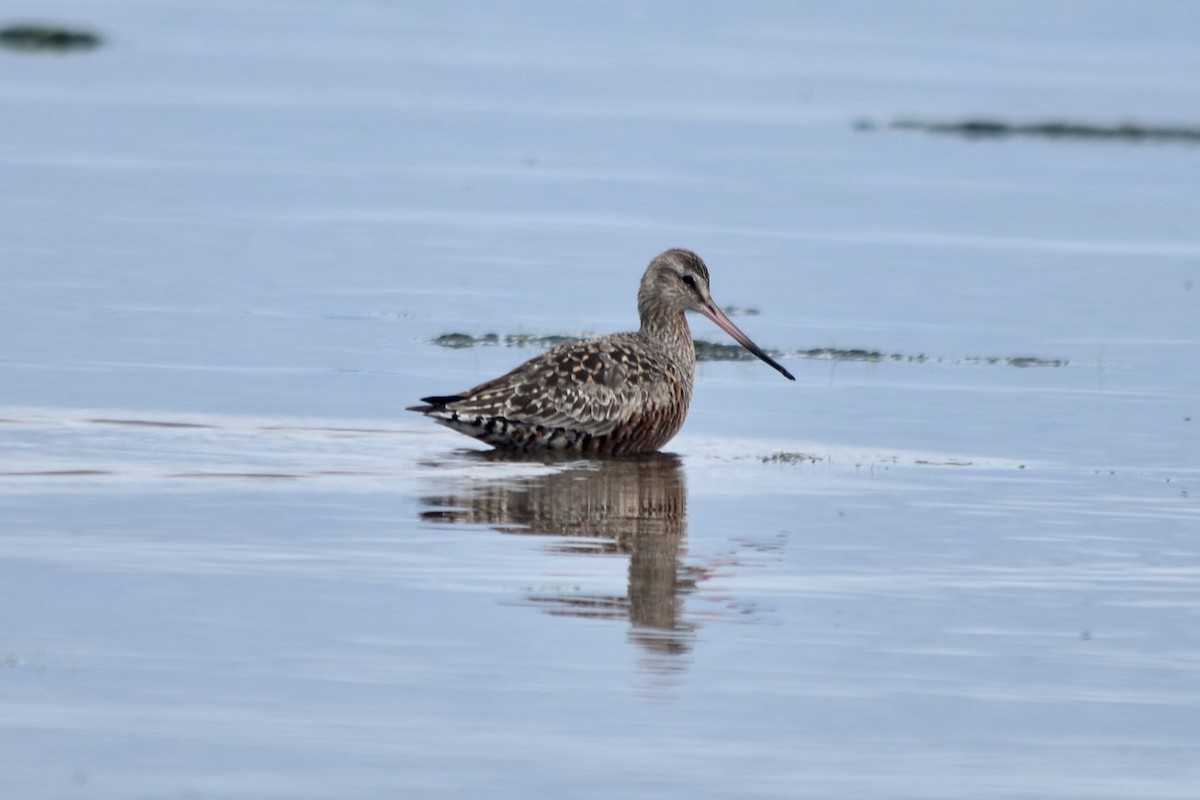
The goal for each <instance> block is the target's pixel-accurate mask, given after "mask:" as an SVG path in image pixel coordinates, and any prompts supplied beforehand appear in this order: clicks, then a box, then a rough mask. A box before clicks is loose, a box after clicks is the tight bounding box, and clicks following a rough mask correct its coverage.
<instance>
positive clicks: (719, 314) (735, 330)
mask: <svg viewBox="0 0 1200 800" xmlns="http://www.w3.org/2000/svg"><path fill="white" fill-rule="evenodd" d="M700 313H701V314H703V315H704V316H706V317H708V318H709V319H711V320H712V321H713V322H715V323H716V324H717V327H718V328H720V329H721V330H723V331H725V332H726V333H728V334H729V335H730V336H732V337H733V338H734V340H735V341H736V342H737V343H738V344H740V345H741V346H742V347H744V348H746V349H747V350H749V351H750V352H751V353H754V355H756V356H758V357H759V358H761V359H762V360H763V361H765V362H767V363H768V364H770V365H771V366H772V367H774V368H775V369H777V370H779V372H780V373H781V374H782V375H783V377H785V378H787V379H788V380H789V381H794V380H796V378H795V376H793V375H792V373H790V372H788V371H787V370H786V369H784V368H783V367H781V366H780V365H779V363H778V362H777V361H776V360H775V359H773V358H771V357H770V356H769V355H767V354H766V353H764V352H763V349H762V348H761V347H759V346H758V345H756V344H755V343H754V342H752V341H750V337H749V336H747V335H746V334H744V333H742V329H741V328H739V327H738V326H737V325H734V324H733V320H731V319H730V318H729V317H728V316H726V315H725V312H724V311H722V310H721V309H720V308H719V307H718V306H717V304H716V303H713V302H711V301H709V303H708V304H707V305H706V306H704V308H702V309H700Z"/></svg>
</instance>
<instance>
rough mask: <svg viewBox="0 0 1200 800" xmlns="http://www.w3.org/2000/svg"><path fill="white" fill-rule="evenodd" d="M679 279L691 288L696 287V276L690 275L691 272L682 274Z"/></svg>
mask: <svg viewBox="0 0 1200 800" xmlns="http://www.w3.org/2000/svg"><path fill="white" fill-rule="evenodd" d="M679 279H680V280H681V281H683V282H684V283H685V284H687V285H688V286H690V287H692V288H693V289H695V288H696V276H695V275H692V274H687V275H682V276H680V278H679Z"/></svg>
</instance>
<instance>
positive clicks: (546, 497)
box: [421, 453, 696, 670]
mask: <svg viewBox="0 0 1200 800" xmlns="http://www.w3.org/2000/svg"><path fill="white" fill-rule="evenodd" d="M484 457H486V456H480V458H484ZM431 466H432V465H431ZM450 491H451V492H453V493H452V494H450V495H448V496H427V497H423V498H422V500H421V502H422V503H423V504H425V505H426V506H429V507H433V508H436V509H438V510H429V511H425V512H423V513H422V514H421V517H422V519H425V520H429V521H436V522H445V523H474V524H485V525H490V526H492V527H494V528H496V529H497V530H499V531H502V532H504V533H514V534H532V535H548V536H556V537H570V539H571V540H569V541H564V542H562V543H559V544H556V545H555V549H557V550H559V551H563V552H576V553H583V554H586V553H606V554H607V553H621V554H626V555H628V556H629V559H630V560H629V586H628V591H627V593H626V594H625V595H624V596H600V595H587V596H580V595H570V596H565V597H564V596H561V595H538V594H532V595H530V596H529V597H528V599H529V601H530V602H533V603H535V604H538V605H540V606H542V607H543V608H544V609H545V610H546V611H547V612H549V613H552V614H561V615H573V616H583V617H592V618H595V617H605V618H614V619H616V618H624V617H628V619H629V620H630V622H631V623H632V626H631V629H630V638H631V639H632V640H633V641H635V642H637V643H638V644H640V645H641V646H642V647H644V648H646V650H647V651H648V653H650V654H654V655H657V656H665V657H667V660H665V661H659V662H658V663H657V664H655V665H652V668H654V669H664V670H673V669H677V668H678V666H677V665H673V664H672V663H671V661H673V659H670V658H669V657H670V656H672V655H679V654H683V653H687V652H689V651H690V649H691V642H692V638H693V637H692V626H691V625H690V624H689V623H687V622H686V621H684V619H683V613H682V611H683V597H684V596H685V595H686V594H687V593H688V592H690V591H691V590H692V589H694V588H695V579H696V576H695V575H692V574H690V573H689V571H688V570H686V569H685V568H684V566H683V563H682V560H683V554H684V544H685V539H686V535H687V489H686V486H685V482H684V473H683V469H682V465H681V462H680V460H679V459H678V458H677V457H675V456H671V455H664V454H661V453H659V454H654V455H649V456H641V457H636V458H625V459H613V460H603V461H589V462H570V463H567V464H565V465H564V466H563V468H561V469H558V470H555V471H553V472H551V473H549V474H544V475H537V476H533V477H529V476H525V477H518V478H513V477H495V478H484V479H477V480H471V481H469V482H465V483H463V484H461V485H459V486H455V487H454V488H453V489H451V490H450Z"/></svg>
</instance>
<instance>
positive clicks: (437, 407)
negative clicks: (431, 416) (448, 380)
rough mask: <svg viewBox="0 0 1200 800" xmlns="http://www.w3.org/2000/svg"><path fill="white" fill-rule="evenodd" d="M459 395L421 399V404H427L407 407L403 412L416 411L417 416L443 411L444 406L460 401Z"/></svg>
mask: <svg viewBox="0 0 1200 800" xmlns="http://www.w3.org/2000/svg"><path fill="white" fill-rule="evenodd" d="M462 399H463V398H462V395H461V394H447V395H440V396H434V397H422V398H421V402H422V403H428V405H424V406H409V407H408V408H406V409H404V410H405V411H416V412H417V413H418V414H428V413H429V412H430V411H443V410H445V408H446V405H447V404H449V403H454V402H457V401H459V400H462Z"/></svg>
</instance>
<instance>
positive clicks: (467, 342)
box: [432, 332, 1067, 368]
mask: <svg viewBox="0 0 1200 800" xmlns="http://www.w3.org/2000/svg"><path fill="white" fill-rule="evenodd" d="M589 338H591V337H590V336H571V335H568V334H549V335H537V334H532V333H508V334H504V335H501V334H499V333H485V334H482V335H480V336H472V335H471V334H469V333H457V332H452V333H443V334H442V335H441V336H439V337H437V338H436V339H433V340H432V343H433V344H436V345H437V346H438V347H445V348H447V349H449V350H464V349H467V348H471V347H501V346H503V347H514V348H517V349H521V350H524V349H530V348H532V349H539V350H548V349H549V348H551V347H557V346H558V345H561V344H567V343H569V342H581V341H584V340H586V339H589ZM695 345H696V361H700V362H709V361H754V360H756V356H755V355H754V354H753V353H751V352H750V351H749V350H747V349H746V348H744V347H742V346H741V345H739V344H735V343H733V342H709V341H706V340H704V339H696V340H695ZM766 353H767V355H769V356H770V357H771V358H774V359H786V358H806V359H809V360H812V361H835V362H851V363H854V362H857V363H866V364H879V363H882V362H892V363H903V364H926V363H928V364H970V365H977V364H981V365H990V366H1008V367H1019V368H1029V367H1065V366H1067V361H1066V359H1061V358H1039V357H1037V356H1008V357H1005V356H963V357H960V358H943V357H939V356H929V355H926V354H924V353H886V352H884V351H882V350H876V349H873V348H863V347H811V348H809V349H807V350H767V351H766Z"/></svg>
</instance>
